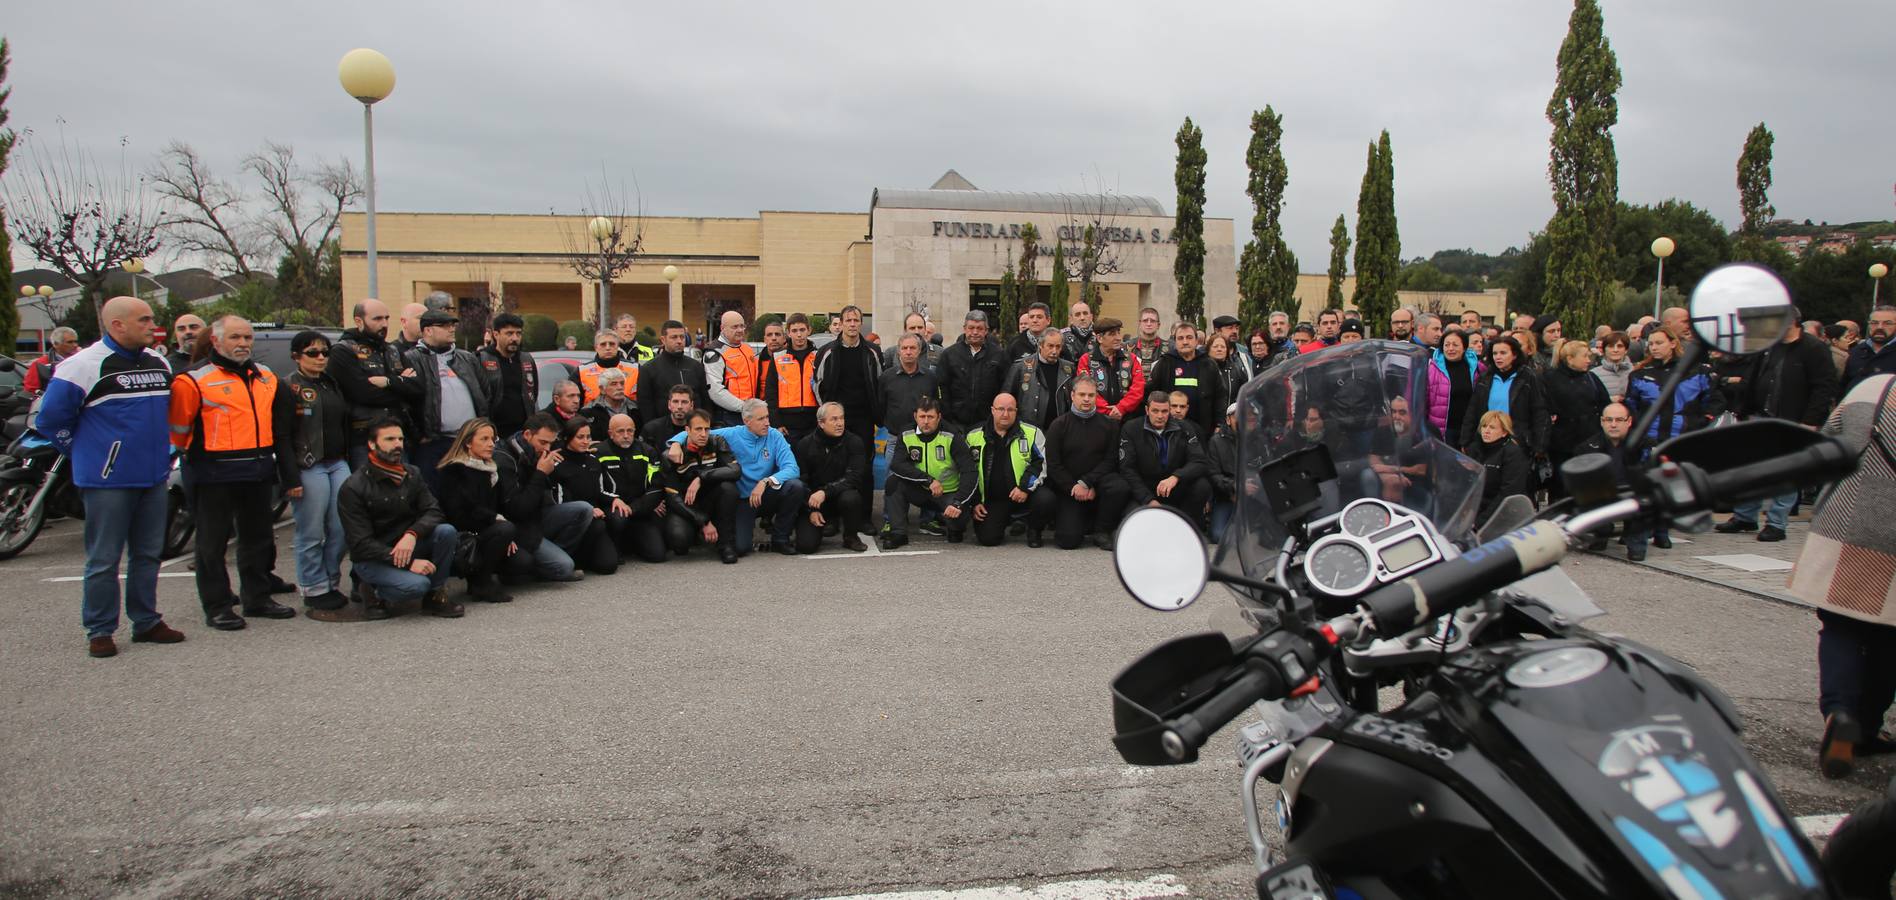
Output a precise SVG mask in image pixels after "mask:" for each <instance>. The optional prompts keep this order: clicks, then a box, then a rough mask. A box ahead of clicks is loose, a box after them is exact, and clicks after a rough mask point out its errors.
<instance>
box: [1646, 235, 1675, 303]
mask: <svg viewBox="0 0 1896 900" xmlns="http://www.w3.org/2000/svg"><path fill="white" fill-rule="evenodd" d="M1676 249H1678V248H1677V247H1676V246H1675V245H1674V244H1673V243H1672V239H1671V238H1669V237H1664V236H1661V237H1657V238H1654V239H1653V241H1652V255H1654V256H1657V257H1659V279H1658V280H1657V281H1655V282H1653V285H1652V317H1653V318H1654V319H1657V318H1659V304H1660V303H1661V302H1662V298H1663V297H1664V295H1665V290H1666V257H1668V256H1671V255H1672V251H1673V250H1676Z"/></svg>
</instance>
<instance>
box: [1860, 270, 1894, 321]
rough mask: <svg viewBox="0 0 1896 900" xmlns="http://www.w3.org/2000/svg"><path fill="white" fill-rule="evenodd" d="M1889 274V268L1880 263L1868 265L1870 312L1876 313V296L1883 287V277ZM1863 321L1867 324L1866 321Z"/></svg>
mask: <svg viewBox="0 0 1896 900" xmlns="http://www.w3.org/2000/svg"><path fill="white" fill-rule="evenodd" d="M1888 274H1889V267H1888V266H1886V265H1883V264H1882V263H1870V311H1871V312H1875V311H1876V304H1877V296H1878V294H1879V293H1880V288H1882V286H1883V276H1885V275H1888ZM1863 321H1865V322H1867V321H1869V320H1868V319H1864V320H1863Z"/></svg>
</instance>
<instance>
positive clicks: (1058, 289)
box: [1047, 243, 1073, 316]
mask: <svg viewBox="0 0 1896 900" xmlns="http://www.w3.org/2000/svg"><path fill="white" fill-rule="evenodd" d="M1066 259H1067V254H1066V245H1065V244H1062V243H1055V244H1054V245H1053V282H1052V286H1051V287H1049V288H1048V289H1047V305H1048V306H1051V307H1053V309H1054V312H1055V313H1057V314H1059V315H1061V316H1065V315H1066V312H1065V310H1066V309H1067V308H1068V307H1071V306H1072V305H1073V301H1072V300H1069V299H1067V295H1068V294H1070V293H1071V292H1072V291H1071V289H1070V288H1068V287H1067V263H1066Z"/></svg>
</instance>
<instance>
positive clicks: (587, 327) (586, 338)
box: [554, 319, 599, 350]
mask: <svg viewBox="0 0 1896 900" xmlns="http://www.w3.org/2000/svg"><path fill="white" fill-rule="evenodd" d="M598 333H599V330H598V329H596V328H594V327H593V324H592V323H591V322H588V321H586V320H585V319H574V320H572V321H570V322H561V323H560V333H559V342H558V343H556V344H554V347H555V349H562V350H563V349H565V348H566V339H567V338H569V337H570V338H572V339H574V340H575V341H578V342H579V349H581V350H591V349H592V345H593V335H595V334H598Z"/></svg>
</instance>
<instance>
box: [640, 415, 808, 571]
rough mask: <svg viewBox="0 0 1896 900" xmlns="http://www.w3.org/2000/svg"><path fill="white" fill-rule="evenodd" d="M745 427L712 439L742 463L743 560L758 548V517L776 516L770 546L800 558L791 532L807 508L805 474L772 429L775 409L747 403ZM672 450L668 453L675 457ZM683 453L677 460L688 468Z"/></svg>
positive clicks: (719, 431) (739, 524)
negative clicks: (754, 546) (726, 448)
mask: <svg viewBox="0 0 1896 900" xmlns="http://www.w3.org/2000/svg"><path fill="white" fill-rule="evenodd" d="M740 414H741V415H742V416H743V417H744V424H742V425H731V426H728V427H725V428H714V429H712V430H711V434H713V435H714V436H717V437H721V438H723V439H724V441H725V443H727V444H729V445H730V447H731V455H732V456H734V457H736V459H737V469H738V474H737V515H736V519H735V524H734V528H735V530H736V532H737V533H736V534H735V535H733V536H732V537H733V539H734V540H735V547H736V549H737V555H739V556H745V555H748V554H749V553H750V552H751V547H752V546H753V544H754V543H755V537H754V535H753V532H755V531H756V530H757V517H758V516H775V517H776V518H775V519H774V520H773V522H772V527H771V534H770V541H771V546H772V548H774V549H775V550H776V551H777V552H778V553H781V554H783V555H785V556H794V555H796V552H797V548H796V542H795V541H794V540H792V537H791V531H792V529H794V528H796V524H797V521H796V520H797V518H798V517H797V515H796V511H797V510H800V509H802V508H803V502H804V500H805V498H807V497H808V496H809V489H808V488H805V487H804V486H803V481H802V480H801V476H802V474H803V473H802V471H801V470H799V469H798V468H797V456H796V452H795V451H794V450H792V449H791V447H790V442H789V441H787V440H784V437H783V432H781V431H778V430H777V429H775V428H772V427H770V405H769V404H767V403H765V402H764V401H762V400H757V399H751V400H746V401H744V405H743V408H742V411H741V413H740ZM684 440H685V435H684V434H682V433H681V434H678V435H676V436H674V437H673V438H672V439H671V443H672V445H673V447H677V446H678V445H680V444H683V443H684ZM671 452H672V451H671V450H670V449H668V450H667V453H671ZM683 459H684V457H683V454H682V452H680V453H678V454H676V455H673V456H672V457H671V460H672V462H674V463H678V462H682V461H683Z"/></svg>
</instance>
